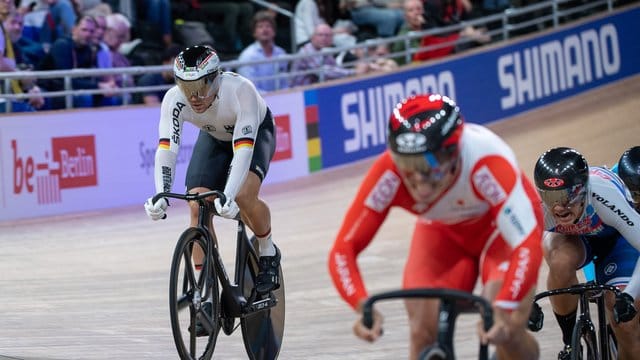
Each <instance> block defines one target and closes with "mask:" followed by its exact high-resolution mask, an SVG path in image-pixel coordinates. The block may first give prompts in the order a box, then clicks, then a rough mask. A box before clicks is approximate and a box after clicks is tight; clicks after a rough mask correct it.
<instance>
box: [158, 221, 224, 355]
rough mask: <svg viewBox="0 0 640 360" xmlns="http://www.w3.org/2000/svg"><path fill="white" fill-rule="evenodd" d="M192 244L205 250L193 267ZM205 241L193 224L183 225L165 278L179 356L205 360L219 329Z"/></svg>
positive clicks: (213, 275)
mask: <svg viewBox="0 0 640 360" xmlns="http://www.w3.org/2000/svg"><path fill="white" fill-rule="evenodd" d="M194 246H199V247H200V248H202V249H203V252H205V261H204V263H203V266H202V268H201V269H200V270H196V269H195V266H194V264H193V260H192V258H191V254H192V250H193V247H194ZM206 249H207V246H206V243H205V240H204V237H203V236H202V234H201V233H200V232H199V231H198V230H197V229H195V228H190V229H187V230H186V231H185V232H184V233H183V234H182V236H181V237H180V239H179V240H178V243H177V244H176V248H175V251H174V253H173V259H172V261H171V273H170V279H169V311H170V316H171V331H172V332H173V340H174V342H175V344H176V349H177V350H178V354H179V355H180V358H181V359H183V360H187V359H188V360H191V359H194V360H195V359H203V360H208V359H210V358H211V356H212V355H213V350H214V348H215V345H216V340H217V337H218V332H219V329H220V321H219V317H220V305H219V304H220V303H219V297H218V279H217V277H216V273H215V267H214V265H213V263H212V261H211V260H207V259H210V256H209V254H206Z"/></svg>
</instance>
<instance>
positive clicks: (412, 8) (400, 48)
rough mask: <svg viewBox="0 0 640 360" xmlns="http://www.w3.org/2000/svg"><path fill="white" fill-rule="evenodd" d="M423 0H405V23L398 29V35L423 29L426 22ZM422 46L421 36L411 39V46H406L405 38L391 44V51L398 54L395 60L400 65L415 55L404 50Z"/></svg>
mask: <svg viewBox="0 0 640 360" xmlns="http://www.w3.org/2000/svg"><path fill="white" fill-rule="evenodd" d="M422 1H423V0H405V1H404V4H403V9H404V23H403V24H402V27H400V30H399V31H398V35H403V36H406V35H407V34H409V33H410V32H413V31H416V32H417V31H422V30H423V26H424V24H425V20H424V6H423V4H422ZM419 46H420V38H419V37H416V38H412V39H410V40H409V48H407V46H406V42H405V41H404V40H400V41H397V42H395V43H393V45H391V51H392V52H393V53H394V54H396V53H397V55H395V60H396V62H397V63H398V65H405V64H406V63H407V58H409V59H411V58H412V57H413V55H411V54H405V53H404V52H405V51H407V50H408V49H416V48H418V47H419Z"/></svg>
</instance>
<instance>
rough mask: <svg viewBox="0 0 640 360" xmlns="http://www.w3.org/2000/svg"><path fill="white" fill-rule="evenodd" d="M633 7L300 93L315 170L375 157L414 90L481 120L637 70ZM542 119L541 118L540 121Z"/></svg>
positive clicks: (638, 27)
mask: <svg viewBox="0 0 640 360" xmlns="http://www.w3.org/2000/svg"><path fill="white" fill-rule="evenodd" d="M639 18H640V9H638V8H635V9H630V10H627V11H622V12H619V13H614V14H612V15H610V16H606V17H602V18H599V19H597V20H593V21H589V22H585V23H581V24H579V25H575V26H571V27H567V28H564V29H562V30H560V31H556V32H553V33H549V34H546V35H542V36H539V37H535V38H529V39H527V40H522V41H516V42H512V43H510V44H509V45H506V46H502V47H496V48H493V49H491V50H488V51H486V52H479V53H474V54H470V55H467V56H461V57H459V58H456V59H452V60H450V61H445V62H440V63H436V64H426V65H424V66H421V67H414V68H411V69H409V70H403V71H397V72H394V73H393V74H385V75H383V76H378V77H374V78H367V79H361V80H354V81H353V82H350V83H345V84H338V85H333V86H328V87H324V88H317V89H313V90H308V91H306V94H305V106H307V107H309V106H316V107H317V109H318V119H319V121H318V128H319V129H318V130H319V137H320V141H321V148H322V151H321V152H322V167H323V168H327V167H332V166H337V165H341V164H345V163H350V162H353V161H356V160H359V159H363V158H366V157H369V156H372V155H375V154H378V153H380V152H382V151H383V150H384V148H385V143H386V122H387V118H388V116H389V114H390V113H391V109H392V108H393V106H394V105H395V104H396V103H397V102H398V101H399V100H401V99H402V98H404V97H407V96H410V95H411V94H416V93H425V92H438V93H441V94H445V95H448V96H450V97H451V98H453V99H454V100H456V102H457V103H458V104H459V105H460V107H461V110H462V113H463V115H464V116H465V118H466V120H467V121H470V122H474V123H480V124H484V123H488V122H491V121H495V120H499V119H502V118H505V117H509V116H513V115H516V114H519V113H522V112H524V111H529V110H531V109H534V108H536V107H540V106H544V105H547V104H550V103H552V102H555V101H558V100H561V99H564V98H567V97H570V96H573V95H576V94H578V93H581V92H584V91H587V90H589V89H593V88H595V87H597V86H601V85H603V84H607V83H610V82H613V81H616V80H619V79H622V78H626V77H629V76H633V75H635V74H637V73H638V72H640V62H639V61H638V60H637V59H639V58H640V41H638V40H637V35H636V34H637V33H638V31H640V24H639V23H638V21H637V20H638V19H639ZM544 120H545V119H541V121H544Z"/></svg>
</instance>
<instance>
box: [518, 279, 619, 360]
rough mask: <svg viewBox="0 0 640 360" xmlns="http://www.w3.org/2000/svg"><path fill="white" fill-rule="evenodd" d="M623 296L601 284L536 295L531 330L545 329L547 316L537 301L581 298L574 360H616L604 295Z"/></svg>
mask: <svg viewBox="0 0 640 360" xmlns="http://www.w3.org/2000/svg"><path fill="white" fill-rule="evenodd" d="M607 292H611V293H613V294H614V295H618V294H620V289H618V288H617V287H615V286H612V285H603V284H598V283H596V282H595V281H588V282H584V283H580V284H577V285H574V286H571V287H568V288H561V289H553V290H548V291H543V292H541V293H538V294H536V296H535V298H534V300H533V307H532V308H531V315H530V317H529V330H531V331H534V332H537V331H540V330H541V329H542V326H543V323H544V313H543V312H542V308H541V307H540V305H538V303H537V302H538V300H540V299H543V298H545V297H549V296H557V295H565V294H571V295H578V299H579V300H578V316H577V319H576V324H575V325H574V327H573V334H572V336H571V360H581V359H584V360H615V359H617V357H618V350H617V343H616V339H615V336H614V334H613V331H612V330H611V327H610V326H609V324H608V323H607V318H606V312H605V299H604V298H605V294H606V293H607ZM591 303H594V304H595V308H596V313H597V318H598V327H597V331H596V327H595V325H594V322H593V320H592V319H591V309H590V306H589V305H590V304H591Z"/></svg>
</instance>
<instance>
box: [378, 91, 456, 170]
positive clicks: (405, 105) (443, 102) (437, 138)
mask: <svg viewBox="0 0 640 360" xmlns="http://www.w3.org/2000/svg"><path fill="white" fill-rule="evenodd" d="M463 123H464V121H463V120H462V116H461V115H460V109H459V108H458V106H457V105H456V103H455V102H454V101H453V100H451V99H450V98H448V97H446V96H443V95H439V94H426V95H415V96H412V97H410V98H408V99H404V100H402V101H401V102H399V103H398V105H396V107H395V109H394V110H393V112H392V113H391V117H390V118H389V129H388V130H389V133H388V144H389V149H390V150H391V155H392V157H393V160H394V162H395V163H396V165H397V166H398V168H400V169H401V170H406V171H418V172H420V173H421V174H423V175H424V176H425V177H427V178H429V179H430V180H432V181H439V180H440V179H442V178H443V177H444V175H446V174H447V173H450V172H452V171H453V170H455V165H456V164H457V160H458V157H459V151H458V143H459V142H460V137H461V135H462V128H463Z"/></svg>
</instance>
